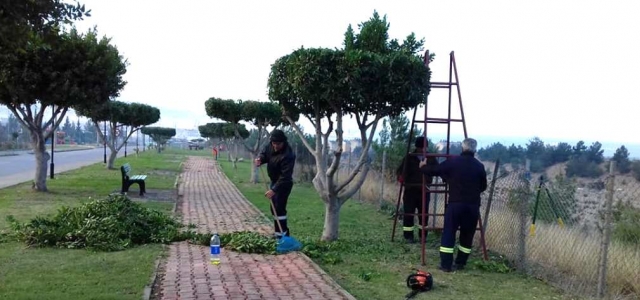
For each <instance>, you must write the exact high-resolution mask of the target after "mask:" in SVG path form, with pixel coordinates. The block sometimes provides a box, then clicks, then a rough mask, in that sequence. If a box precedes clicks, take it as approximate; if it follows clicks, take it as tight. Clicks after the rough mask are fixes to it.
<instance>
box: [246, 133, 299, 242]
mask: <svg viewBox="0 0 640 300" xmlns="http://www.w3.org/2000/svg"><path fill="white" fill-rule="evenodd" d="M295 163H296V155H295V153H294V152H293V151H292V149H291V146H289V143H288V142H287V136H286V135H285V134H284V132H283V131H282V130H279V129H276V130H274V131H273V132H271V138H270V144H269V145H266V146H265V147H264V149H263V150H262V152H260V155H259V156H258V158H256V160H255V164H256V166H258V167H260V166H261V165H262V164H267V173H268V174H269V179H271V185H270V187H269V190H268V191H267V192H266V193H265V194H264V195H265V197H267V198H269V199H270V200H271V201H272V202H273V206H274V207H275V209H276V215H274V218H277V219H278V220H280V224H281V225H282V232H281V231H280V230H279V228H278V223H277V221H276V220H275V219H274V221H273V226H274V228H275V229H274V232H275V236H276V238H280V237H282V236H283V235H286V236H289V235H290V231H289V227H288V226H287V201H288V200H289V194H291V189H292V188H293V168H294V167H295ZM271 214H273V211H272V212H271Z"/></svg>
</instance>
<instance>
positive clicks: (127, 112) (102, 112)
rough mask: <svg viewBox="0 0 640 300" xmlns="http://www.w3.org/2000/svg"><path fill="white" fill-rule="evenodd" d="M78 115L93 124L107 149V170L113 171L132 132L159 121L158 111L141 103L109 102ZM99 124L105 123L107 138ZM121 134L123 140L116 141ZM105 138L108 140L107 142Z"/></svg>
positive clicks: (82, 111) (79, 112) (81, 111)
mask: <svg viewBox="0 0 640 300" xmlns="http://www.w3.org/2000/svg"><path fill="white" fill-rule="evenodd" d="M78 114H80V115H83V116H85V117H88V118H90V119H91V121H92V122H93V126H94V127H95V128H96V132H97V133H98V136H99V137H100V139H101V140H102V142H103V143H106V145H107V147H109V151H110V152H109V158H108V160H107V166H106V167H107V169H113V163H114V162H115V160H116V157H117V155H118V152H120V149H122V147H123V146H124V145H125V143H126V142H127V141H128V140H129V138H130V137H131V135H133V133H134V132H136V131H138V130H139V129H140V128H142V127H143V126H146V125H150V124H153V123H155V122H158V120H160V110H159V109H158V108H155V107H153V106H150V105H146V104H142V103H126V102H122V101H109V102H107V103H105V104H104V105H101V106H98V107H93V108H89V109H87V108H85V109H84V110H79V111H78ZM101 122H107V125H108V128H109V136H108V137H106V136H105V134H106V133H105V132H103V131H102V128H100V123H101ZM120 132H123V133H124V138H123V139H122V140H121V141H118V133H120ZM107 138H108V139H109V140H108V141H107Z"/></svg>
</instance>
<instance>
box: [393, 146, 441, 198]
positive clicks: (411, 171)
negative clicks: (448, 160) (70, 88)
mask: <svg viewBox="0 0 640 300" xmlns="http://www.w3.org/2000/svg"><path fill="white" fill-rule="evenodd" d="M413 153H422V150H418V149H415V150H413ZM405 160H407V169H406V173H405V174H404V183H405V184H406V185H407V187H406V188H407V189H422V187H421V185H422V177H423V176H424V175H423V174H422V172H420V158H419V157H418V156H415V155H405V157H404V158H402V161H401V162H400V165H399V166H398V168H397V169H396V176H398V177H400V176H403V174H402V168H404V162H405ZM427 165H430V166H436V165H438V160H436V158H435V157H427ZM424 177H425V179H426V183H427V184H429V183H431V182H432V181H433V177H432V176H424ZM414 184H415V186H414Z"/></svg>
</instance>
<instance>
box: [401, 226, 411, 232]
mask: <svg viewBox="0 0 640 300" xmlns="http://www.w3.org/2000/svg"><path fill="white" fill-rule="evenodd" d="M402 231H413V227H407V226H404V227H402Z"/></svg>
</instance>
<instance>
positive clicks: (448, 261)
mask: <svg viewBox="0 0 640 300" xmlns="http://www.w3.org/2000/svg"><path fill="white" fill-rule="evenodd" d="M452 264H453V254H452V253H443V252H440V266H439V267H438V269H439V270H441V271H443V272H451V271H452V269H451V265H452Z"/></svg>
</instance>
